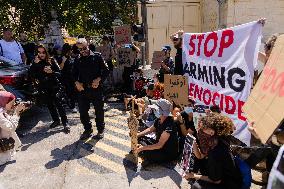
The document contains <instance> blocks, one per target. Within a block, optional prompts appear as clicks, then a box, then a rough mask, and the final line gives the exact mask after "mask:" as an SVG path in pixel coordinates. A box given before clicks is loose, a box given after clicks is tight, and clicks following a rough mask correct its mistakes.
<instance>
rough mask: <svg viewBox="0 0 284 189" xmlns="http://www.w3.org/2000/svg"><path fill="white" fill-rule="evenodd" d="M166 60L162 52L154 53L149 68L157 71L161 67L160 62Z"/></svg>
mask: <svg viewBox="0 0 284 189" xmlns="http://www.w3.org/2000/svg"><path fill="white" fill-rule="evenodd" d="M165 59H166V55H165V52H164V51H154V53H153V59H152V65H151V68H152V69H155V70H158V69H160V67H161V64H162V62H163V61H164V60H165Z"/></svg>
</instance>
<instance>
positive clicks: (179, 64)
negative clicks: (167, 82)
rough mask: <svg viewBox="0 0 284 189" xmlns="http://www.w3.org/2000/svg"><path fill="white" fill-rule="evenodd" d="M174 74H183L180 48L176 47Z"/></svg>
mask: <svg viewBox="0 0 284 189" xmlns="http://www.w3.org/2000/svg"><path fill="white" fill-rule="evenodd" d="M174 75H183V64H182V48H178V49H177V54H176V56H175V69H174Z"/></svg>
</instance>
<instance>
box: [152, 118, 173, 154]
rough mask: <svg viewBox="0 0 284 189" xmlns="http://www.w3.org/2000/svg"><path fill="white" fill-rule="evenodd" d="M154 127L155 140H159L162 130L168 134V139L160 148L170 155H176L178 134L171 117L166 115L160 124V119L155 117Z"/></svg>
mask: <svg viewBox="0 0 284 189" xmlns="http://www.w3.org/2000/svg"><path fill="white" fill-rule="evenodd" d="M154 127H155V129H156V140H157V142H158V141H159V140H160V138H161V135H162V133H163V132H164V131H165V132H167V133H169V134H170V137H169V139H168V140H167V142H166V143H165V145H164V146H163V147H162V149H161V150H162V151H163V152H165V153H167V154H169V156H171V157H176V156H177V155H178V136H177V131H176V127H175V123H174V119H173V117H171V116H169V117H167V118H166V119H165V121H164V122H163V123H162V124H161V123H160V119H157V120H156V121H155V123H154Z"/></svg>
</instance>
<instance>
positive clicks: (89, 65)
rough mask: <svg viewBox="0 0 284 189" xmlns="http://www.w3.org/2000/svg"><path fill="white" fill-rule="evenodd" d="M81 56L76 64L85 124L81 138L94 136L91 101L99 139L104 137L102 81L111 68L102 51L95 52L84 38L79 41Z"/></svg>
mask: <svg viewBox="0 0 284 189" xmlns="http://www.w3.org/2000/svg"><path fill="white" fill-rule="evenodd" d="M77 47H78V50H79V51H80V55H81V56H80V58H79V59H78V61H76V62H75V64H74V70H73V71H74V79H75V81H76V82H75V85H76V88H77V90H78V92H79V94H78V103H79V112H80V119H81V122H82V124H83V125H84V129H85V131H84V133H83V134H82V136H81V138H80V139H81V140H86V139H88V138H89V137H91V136H92V133H93V130H92V123H91V121H90V117H89V113H88V111H89V109H90V103H92V104H93V105H94V107H95V114H96V127H97V129H98V134H97V136H96V138H97V139H102V138H103V137H104V134H103V132H104V128H105V123H104V102H103V89H102V83H103V81H104V80H105V79H106V78H107V77H108V74H109V69H108V67H107V65H106V64H105V61H104V59H103V58H102V56H101V54H100V53H94V52H92V51H91V50H90V49H89V46H88V42H87V40H86V39H84V38H80V39H78V41H77Z"/></svg>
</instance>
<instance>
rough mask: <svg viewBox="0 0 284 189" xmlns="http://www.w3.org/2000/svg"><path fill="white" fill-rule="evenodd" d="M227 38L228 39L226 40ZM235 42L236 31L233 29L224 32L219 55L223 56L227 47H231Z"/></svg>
mask: <svg viewBox="0 0 284 189" xmlns="http://www.w3.org/2000/svg"><path fill="white" fill-rule="evenodd" d="M226 39H227V40H226ZM233 42H234V32H233V30H225V31H223V32H222V37H221V41H220V47H219V54H218V56H219V57H222V56H223V52H224V49H225V48H228V47H230V46H231V45H232V44H233Z"/></svg>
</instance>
